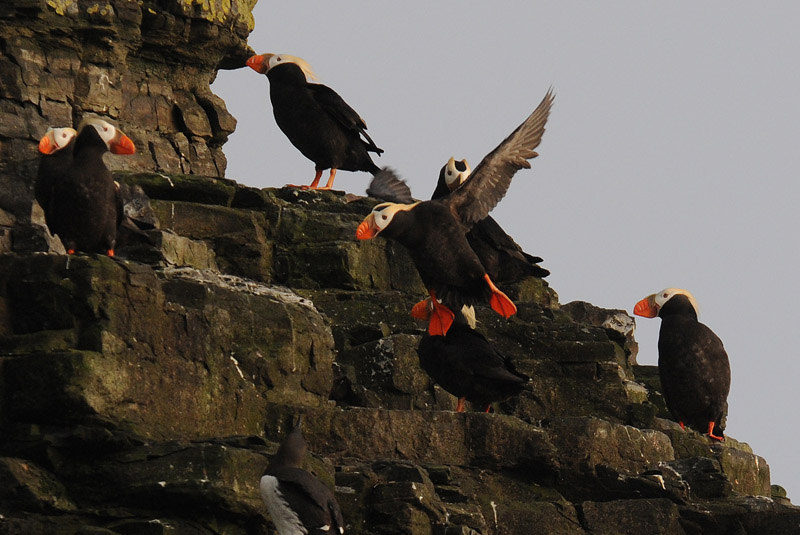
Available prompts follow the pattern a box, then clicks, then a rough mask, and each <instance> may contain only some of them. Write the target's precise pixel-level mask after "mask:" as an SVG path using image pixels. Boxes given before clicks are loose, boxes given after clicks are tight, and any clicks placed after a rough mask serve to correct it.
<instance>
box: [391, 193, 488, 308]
mask: <svg viewBox="0 0 800 535" xmlns="http://www.w3.org/2000/svg"><path fill="white" fill-rule="evenodd" d="M465 232H466V230H465V229H464V226H463V225H462V224H461V223H460V222H459V221H458V220H457V219H456V218H454V217H453V215H452V213H451V212H450V209H449V208H448V207H447V206H446V205H444V204H443V203H441V202H438V201H424V202H421V203H419V204H418V205H416V206H415V207H414V208H412V209H410V210H407V211H401V212H398V213H396V214H395V216H394V220H393V221H392V223H391V224H390V225H389V226H388V227H387V228H386V229H384V230H383V231H382V233H381V236H384V237H386V238H392V239H394V240H397V241H398V242H400V243H401V244H403V245H404V246H405V247H406V248H407V249H408V251H409V253H410V254H411V258H412V260H413V261H414V265H415V266H416V268H417V271H418V272H419V275H420V277H421V278H422V282H423V283H424V284H425V287H426V288H428V289H429V290H434V291H435V292H436V297H437V298H438V299H441V300H442V303H444V305H446V306H447V307H449V308H450V309H451V310H454V311H455V310H460V309H461V307H462V306H463V305H477V304H481V303H486V302H487V301H488V299H489V297H490V296H491V290H490V289H489V286H488V285H487V284H486V281H485V280H484V278H483V277H484V275H485V274H486V270H485V269H484V268H483V264H481V261H480V259H479V258H478V256H477V255H476V254H475V252H474V251H473V250H472V248H471V247H470V245H469V243H468V242H467V238H466V237H465Z"/></svg>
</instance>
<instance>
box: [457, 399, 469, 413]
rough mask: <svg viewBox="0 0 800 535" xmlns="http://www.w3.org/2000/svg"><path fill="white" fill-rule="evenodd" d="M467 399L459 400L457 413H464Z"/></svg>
mask: <svg viewBox="0 0 800 535" xmlns="http://www.w3.org/2000/svg"><path fill="white" fill-rule="evenodd" d="M466 400H467V398H458V405H456V412H464V402H465V401H466Z"/></svg>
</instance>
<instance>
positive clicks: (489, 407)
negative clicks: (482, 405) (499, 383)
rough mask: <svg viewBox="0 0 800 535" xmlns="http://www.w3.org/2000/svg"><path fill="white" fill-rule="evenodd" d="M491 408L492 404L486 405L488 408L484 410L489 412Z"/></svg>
mask: <svg viewBox="0 0 800 535" xmlns="http://www.w3.org/2000/svg"><path fill="white" fill-rule="evenodd" d="M490 410H492V406H491V405H486V410H485V411H483V412H485V413H486V414H489V411H490Z"/></svg>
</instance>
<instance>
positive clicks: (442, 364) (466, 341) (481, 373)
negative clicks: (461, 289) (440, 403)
mask: <svg viewBox="0 0 800 535" xmlns="http://www.w3.org/2000/svg"><path fill="white" fill-rule="evenodd" d="M469 310H470V308H469V307H466V308H465V311H469ZM417 354H418V355H419V363H420V366H421V367H422V369H423V370H425V371H426V372H427V374H428V375H429V376H430V377H431V379H433V380H434V381H435V382H436V383H437V384H438V385H439V386H441V387H442V388H444V389H445V390H447V391H448V392H450V393H451V394H453V395H454V396H456V397H457V398H458V406H457V407H456V411H457V412H464V402H465V401H469V402H471V403H476V404H478V405H480V406H481V407H486V411H485V412H489V409H490V404H491V403H493V402H495V401H502V400H504V399H508V398H510V397H511V396H514V395H516V394H519V393H520V392H522V390H524V389H525V387H526V385H527V384H528V381H529V380H530V379H529V377H528V376H526V375H522V374H521V373H518V372H517V371H516V369H514V366H513V364H512V363H511V360H510V359H509V358H508V357H506V356H504V355H503V354H502V353H500V352H499V351H497V350H496V349H495V348H494V347H492V345H491V344H490V343H489V341H488V340H486V338H485V337H484V336H483V335H482V334H480V333H479V332H478V331H476V330H474V329H472V328H470V325H469V324H468V321H467V319H466V318H465V317H464V314H463V313H462V312H458V313H457V314H456V318H455V320H454V321H453V325H452V326H451V327H450V329H449V330H448V331H447V335H446V336H431V335H429V334H424V335H423V336H422V340H421V341H420V344H419V347H418V348H417Z"/></svg>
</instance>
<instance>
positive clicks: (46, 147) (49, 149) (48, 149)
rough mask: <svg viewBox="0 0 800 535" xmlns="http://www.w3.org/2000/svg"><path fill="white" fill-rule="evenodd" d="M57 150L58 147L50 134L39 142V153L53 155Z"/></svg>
mask: <svg viewBox="0 0 800 535" xmlns="http://www.w3.org/2000/svg"><path fill="white" fill-rule="evenodd" d="M56 150H58V147H57V146H56V144H55V143H54V142H53V140H51V139H50V133H49V132H48V133H47V134H45V135H44V137H42V139H40V140H39V152H41V153H42V154H53V153H54V152H55V151H56Z"/></svg>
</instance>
